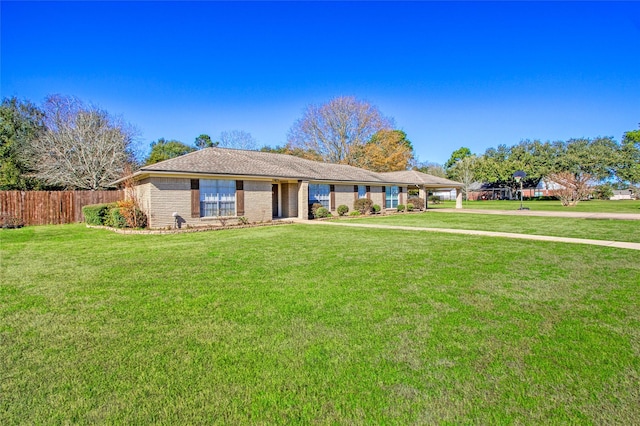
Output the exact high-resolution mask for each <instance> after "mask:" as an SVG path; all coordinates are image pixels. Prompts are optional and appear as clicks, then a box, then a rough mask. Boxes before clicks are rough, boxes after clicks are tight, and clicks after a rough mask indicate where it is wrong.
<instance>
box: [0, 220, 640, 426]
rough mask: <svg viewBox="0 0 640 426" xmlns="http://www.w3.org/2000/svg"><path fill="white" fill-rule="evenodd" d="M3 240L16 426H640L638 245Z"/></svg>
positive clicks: (62, 235)
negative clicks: (102, 425)
mask: <svg viewBox="0 0 640 426" xmlns="http://www.w3.org/2000/svg"><path fill="white" fill-rule="evenodd" d="M431 213H432V212H428V213H426V214H425V216H427V217H430V216H429V215H431ZM422 216H423V215H420V214H416V215H411V214H406V215H398V216H397V217H406V218H411V217H422ZM460 216H462V215H460ZM465 217H467V216H465ZM484 218H485V219H488V217H486V216H485V217H484ZM381 219H383V220H385V221H386V220H387V219H389V220H391V219H394V217H390V218H381ZM502 219H504V218H502ZM528 219H533V218H528ZM354 220H356V221H357V220H360V219H354ZM544 220H546V221H548V220H549V218H545V219H544ZM594 223H599V221H594ZM629 223H630V222H627V221H625V224H627V225H628V224H629ZM615 232H618V231H615ZM0 239H1V242H2V244H1V245H0V250H1V259H2V262H1V265H0V268H1V273H2V285H1V286H0V377H1V378H2V380H1V382H0V395H1V397H0V424H7V425H10V424H60V423H63V424H68V423H84V424H86V423H108V424H148V423H156V424H193V423H217V424H247V423H253V424H283V423H295V424H328V423H336V424H412V423H419V424H425V423H428V424H431V423H450V424H451V423H456V424H459V423H464V424H508V423H518V424H532V423H533V424H541V423H542V424H549V423H554V424H555V423H565V424H575V423H587V424H589V423H600V424H602V423H617V424H631V423H633V422H635V421H637V419H638V418H640V405H638V399H639V397H640V394H639V391H638V389H640V382H639V377H640V339H639V336H640V317H639V316H638V313H639V312H640V292H639V291H638V284H639V283H638V276H640V263H639V262H638V255H637V252H635V251H632V250H622V249H613V248H607V247H595V246H581V245H573V244H559V243H549V242H536V241H526V240H508V239H501V238H487V237H478V236H465V235H446V234H438V233H429V234H420V237H419V238H417V237H416V234H415V233H412V232H410V231H394V230H384V229H355V228H344V227H333V226H331V227H329V226H310V225H304V224H294V225H284V226H277V227H261V228H251V229H230V230H228V231H221V232H200V233H189V234H173V235H121V234H116V233H113V232H109V231H107V230H103V229H87V228H86V227H85V226H84V225H78V224H76V225H61V226H39V227H27V228H22V229H11V230H1V231H0Z"/></svg>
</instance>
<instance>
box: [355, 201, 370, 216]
mask: <svg viewBox="0 0 640 426" xmlns="http://www.w3.org/2000/svg"><path fill="white" fill-rule="evenodd" d="M372 205H373V201H371V200H370V199H368V198H358V199H357V200H356V201H354V202H353V209H354V210H358V211H359V212H360V214H368V213H370V212H371V208H372Z"/></svg>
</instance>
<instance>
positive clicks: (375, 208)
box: [371, 204, 382, 213]
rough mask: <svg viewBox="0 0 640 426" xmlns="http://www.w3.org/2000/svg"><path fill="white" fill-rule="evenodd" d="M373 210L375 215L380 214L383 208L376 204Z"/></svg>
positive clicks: (372, 207)
mask: <svg viewBox="0 0 640 426" xmlns="http://www.w3.org/2000/svg"><path fill="white" fill-rule="evenodd" d="M371 209H372V210H373V212H374V213H380V210H382V207H380V205H379V204H374V205H373V206H371Z"/></svg>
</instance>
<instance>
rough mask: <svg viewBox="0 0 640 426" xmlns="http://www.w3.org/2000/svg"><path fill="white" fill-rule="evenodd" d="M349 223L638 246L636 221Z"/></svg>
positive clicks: (394, 219) (468, 216)
mask: <svg viewBox="0 0 640 426" xmlns="http://www.w3.org/2000/svg"><path fill="white" fill-rule="evenodd" d="M339 220H344V219H339ZM349 223H374V224H379V225H397V226H415V227H423V228H451V229H474V230H479V231H496V232H510V233H516V234H530V235H550V236H556V237H569V238H583V239H593V240H609V241H624V242H630V243H640V220H613V219H581V218H563V217H539V216H515V215H513V216H512V215H488V214H473V213H455V212H439V211H437V210H427V211H426V212H423V213H410V214H393V215H388V216H365V217H357V218H352V217H350V218H349Z"/></svg>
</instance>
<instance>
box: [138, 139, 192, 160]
mask: <svg viewBox="0 0 640 426" xmlns="http://www.w3.org/2000/svg"><path fill="white" fill-rule="evenodd" d="M193 151H195V148H193V147H191V146H189V145H186V144H184V143H182V142H180V141H176V140H166V139H165V138H160V139H158V140H157V141H156V142H151V152H150V153H149V156H148V157H147V160H146V161H145V164H146V165H149V164H155V163H159V162H160V161H165V160H169V159H171V158H175V157H180V156H181V155H185V154H188V153H190V152H193Z"/></svg>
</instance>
